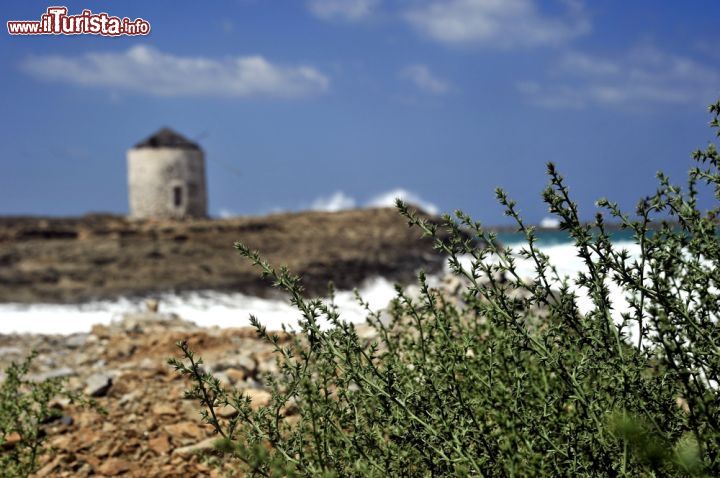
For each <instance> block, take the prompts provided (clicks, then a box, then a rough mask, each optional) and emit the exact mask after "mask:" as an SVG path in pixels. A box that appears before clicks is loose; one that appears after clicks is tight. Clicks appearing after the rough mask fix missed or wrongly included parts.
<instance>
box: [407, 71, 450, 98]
mask: <svg viewBox="0 0 720 478" xmlns="http://www.w3.org/2000/svg"><path fill="white" fill-rule="evenodd" d="M400 76H402V77H403V78H407V79H408V80H410V81H412V82H413V83H414V84H415V86H417V87H418V88H420V89H421V90H422V91H425V92H427V93H432V94H435V95H442V94H445V93H447V92H448V91H449V90H450V85H449V83H448V82H447V81H445V80H442V79H440V78H438V77H437V76H435V74H434V73H432V72H431V71H430V69H429V68H428V67H427V66H426V65H410V66H407V67H405V68H403V69H402V70H401V72H400Z"/></svg>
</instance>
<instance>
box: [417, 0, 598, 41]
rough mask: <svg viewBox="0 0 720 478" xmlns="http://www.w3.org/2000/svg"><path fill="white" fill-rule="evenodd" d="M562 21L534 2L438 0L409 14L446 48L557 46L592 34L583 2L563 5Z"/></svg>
mask: <svg viewBox="0 0 720 478" xmlns="http://www.w3.org/2000/svg"><path fill="white" fill-rule="evenodd" d="M560 3H562V4H563V5H564V6H565V8H564V10H565V12H564V15H563V16H562V17H552V16H549V15H545V14H543V13H542V12H541V11H540V10H539V9H538V8H537V6H536V3H535V1H534V0H435V1H433V2H431V3H429V4H426V5H423V6H422V7H419V8H415V9H413V10H410V11H408V12H407V13H406V14H405V19H406V20H407V21H408V22H409V23H410V24H411V25H412V26H414V27H415V28H416V29H417V30H418V31H420V32H421V33H423V34H424V35H426V36H428V37H430V38H432V39H433V40H436V41H438V42H441V43H445V44H455V45H458V44H482V45H489V46H499V47H517V46H541V45H557V44H561V43H564V42H565V41H566V40H568V39H571V38H573V37H576V36H578V35H582V34H584V33H587V32H589V31H590V23H589V21H588V20H587V18H586V16H585V15H584V12H583V9H582V4H581V3H580V2H579V1H570V0H564V1H561V2H560Z"/></svg>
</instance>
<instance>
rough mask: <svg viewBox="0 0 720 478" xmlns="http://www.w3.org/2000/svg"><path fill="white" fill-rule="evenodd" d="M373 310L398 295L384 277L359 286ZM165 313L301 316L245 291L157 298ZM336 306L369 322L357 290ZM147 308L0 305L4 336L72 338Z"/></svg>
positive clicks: (117, 303)
mask: <svg viewBox="0 0 720 478" xmlns="http://www.w3.org/2000/svg"><path fill="white" fill-rule="evenodd" d="M359 291H360V294H361V295H362V297H363V299H364V300H365V302H367V303H368V304H369V305H370V307H371V309H372V310H379V309H383V308H385V307H386V306H387V305H388V303H389V302H390V301H391V300H392V298H393V297H394V296H395V289H394V286H393V284H392V283H391V282H390V281H388V280H386V279H383V278H376V279H373V280H370V281H367V282H366V283H365V285H364V286H363V287H360V288H359ZM157 298H158V299H159V300H160V311H161V312H165V313H176V314H178V315H179V316H180V317H181V318H182V319H185V320H189V321H192V322H195V323H196V324H197V325H200V326H203V327H212V326H218V327H243V326H248V325H250V315H251V314H252V315H254V316H255V317H257V318H258V319H259V320H260V321H261V322H262V323H263V324H264V325H265V326H266V327H267V328H268V329H270V330H279V329H280V328H281V327H282V324H285V325H286V326H288V327H295V326H296V325H297V321H298V319H300V318H301V314H300V312H299V311H298V310H297V309H295V308H294V307H292V306H291V305H290V304H289V302H288V301H287V300H283V299H262V298H259V297H252V296H247V295H244V294H240V293H227V292H215V291H198V292H188V293H183V294H171V293H165V294H160V295H158V296H157ZM335 305H337V307H338V309H339V311H340V317H341V318H342V319H343V320H346V321H349V322H354V323H358V322H364V321H365V317H366V316H367V311H365V310H364V309H363V308H362V307H360V305H359V304H358V303H357V302H356V300H355V296H354V293H353V292H352V291H338V292H336V294H335ZM143 310H145V301H144V300H143V299H136V300H133V299H128V298H120V299H117V300H106V301H94V302H88V303H84V304H12V303H10V304H0V333H4V334H8V333H31V334H73V333H77V332H89V331H90V329H91V328H92V326H93V325H95V324H109V323H111V322H112V321H113V320H118V319H120V318H122V315H123V314H127V313H131V312H141V311H143Z"/></svg>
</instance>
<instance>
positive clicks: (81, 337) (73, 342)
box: [65, 334, 89, 349]
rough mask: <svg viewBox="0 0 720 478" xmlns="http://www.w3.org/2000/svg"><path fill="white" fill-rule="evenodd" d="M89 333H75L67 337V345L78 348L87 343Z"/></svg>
mask: <svg viewBox="0 0 720 478" xmlns="http://www.w3.org/2000/svg"><path fill="white" fill-rule="evenodd" d="M88 336H89V334H73V335H70V336H69V337H68V338H66V339H65V345H66V346H67V347H69V348H71V349H77V348H79V347H82V346H83V345H85V342H87V338H88Z"/></svg>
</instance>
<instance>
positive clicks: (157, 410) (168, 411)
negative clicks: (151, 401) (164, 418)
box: [152, 403, 178, 415]
mask: <svg viewBox="0 0 720 478" xmlns="http://www.w3.org/2000/svg"><path fill="white" fill-rule="evenodd" d="M152 412H153V414H154V415H175V414H176V413H177V412H178V411H177V409H176V408H175V407H173V406H172V405H169V404H167V403H158V404H155V405H153V407H152Z"/></svg>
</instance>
